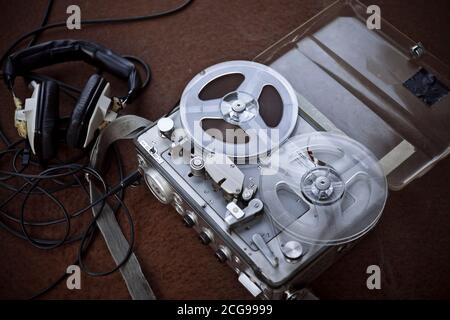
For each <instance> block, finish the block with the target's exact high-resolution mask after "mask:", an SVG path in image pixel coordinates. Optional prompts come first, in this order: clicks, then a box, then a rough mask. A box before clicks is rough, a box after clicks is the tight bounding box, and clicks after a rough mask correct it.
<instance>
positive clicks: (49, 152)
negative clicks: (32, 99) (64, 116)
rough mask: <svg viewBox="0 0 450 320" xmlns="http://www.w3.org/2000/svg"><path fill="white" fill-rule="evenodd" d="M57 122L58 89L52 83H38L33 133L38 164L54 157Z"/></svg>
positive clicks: (55, 84)
mask: <svg viewBox="0 0 450 320" xmlns="http://www.w3.org/2000/svg"><path fill="white" fill-rule="evenodd" d="M58 120H59V87H58V84H57V83H56V82H54V81H43V82H42V83H40V88H39V93H38V102H37V105H36V120H35V132H34V150H35V153H36V155H37V157H38V159H39V161H40V162H42V163H45V162H47V161H48V160H50V159H51V158H53V157H54V156H55V155H56V151H57V136H58V133H57V129H58Z"/></svg>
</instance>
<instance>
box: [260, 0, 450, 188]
mask: <svg viewBox="0 0 450 320" xmlns="http://www.w3.org/2000/svg"><path fill="white" fill-rule="evenodd" d="M368 17H369V14H367V8H366V7H365V6H364V5H363V4H361V3H360V2H358V1H353V0H351V1H337V2H336V3H334V4H333V5H331V6H330V7H328V8H327V9H325V10H324V11H322V12H321V13H319V14H318V15H317V16H315V17H314V18H312V19H311V20H309V21H308V22H306V23H305V24H303V25H302V26H300V27H299V28H297V29H295V30H294V31H292V32H291V33H290V34H288V35H287V36H286V37H284V38H283V39H281V40H280V41H278V42H277V43H275V44H274V45H273V46H271V47H270V48H268V49H267V50H265V51H264V52H263V53H261V54H260V55H259V56H258V57H257V58H256V59H255V61H257V62H260V63H264V64H266V65H269V66H270V67H272V68H274V69H275V70H277V71H278V72H280V73H281V74H282V75H283V76H284V77H286V79H287V80H288V81H289V82H290V83H291V84H292V86H293V88H294V90H295V91H296V93H297V95H298V98H299V102H300V112H301V114H302V116H303V117H304V118H306V119H308V120H309V121H310V122H311V123H312V124H313V125H314V126H316V128H317V129H318V130H327V131H340V132H343V133H345V134H346V135H348V136H350V137H352V138H353V139H355V140H357V141H359V142H361V143H362V144H364V145H365V146H366V147H367V148H369V149H370V150H371V151H372V152H373V153H374V154H375V156H376V157H377V158H378V159H379V161H380V163H381V165H382V167H383V169H384V172H385V174H386V175H387V179H388V183H389V186H390V188H391V189H394V190H396V189H401V188H402V187H404V186H405V185H406V184H408V183H409V182H411V181H412V180H413V179H414V178H416V177H418V176H420V175H422V174H424V173H425V172H426V171H427V170H429V169H430V168H431V167H432V166H433V165H434V164H435V163H436V162H437V161H438V160H440V159H442V158H443V157H445V156H446V155H447V154H448V153H449V151H450V147H449V141H450V95H449V94H448V93H449V89H448V88H449V87H450V81H449V78H450V69H449V68H448V67H447V66H445V65H444V64H443V63H441V62H440V61H439V60H438V59H437V58H435V57H434V56H433V55H431V54H430V53H429V52H427V51H426V50H425V49H424V48H423V47H422V46H421V45H420V44H418V43H416V42H414V41H413V40H411V39H409V38H408V37H407V36H405V35H403V34H402V33H401V32H399V31H398V30H397V29H395V28H394V27H393V26H392V25H390V24H389V23H388V22H386V21H384V20H383V19H381V29H379V30H377V29H373V30H370V29H369V28H368V27H367V25H366V19H367V18H368Z"/></svg>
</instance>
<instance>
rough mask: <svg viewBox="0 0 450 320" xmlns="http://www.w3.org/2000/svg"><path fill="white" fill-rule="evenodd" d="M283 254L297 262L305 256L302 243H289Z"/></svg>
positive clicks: (285, 246) (285, 245)
mask: <svg viewBox="0 0 450 320" xmlns="http://www.w3.org/2000/svg"><path fill="white" fill-rule="evenodd" d="M283 254H284V256H285V257H286V258H288V259H290V260H297V259H299V258H301V256H302V255H303V247H302V244H301V243H300V242H297V241H289V242H286V243H285V244H284V247H283Z"/></svg>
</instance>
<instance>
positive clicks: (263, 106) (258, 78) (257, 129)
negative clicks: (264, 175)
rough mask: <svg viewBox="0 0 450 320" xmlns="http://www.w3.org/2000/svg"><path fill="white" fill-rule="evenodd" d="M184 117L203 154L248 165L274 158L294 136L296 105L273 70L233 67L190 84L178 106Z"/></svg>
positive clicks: (215, 70)
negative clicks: (260, 158) (269, 156)
mask: <svg viewBox="0 0 450 320" xmlns="http://www.w3.org/2000/svg"><path fill="white" fill-rule="evenodd" d="M180 116H181V123H182V126H183V128H184V129H185V131H186V132H187V134H188V136H189V137H190V138H191V139H192V140H193V141H194V143H195V144H196V145H197V146H199V147H201V148H202V149H203V150H206V151H209V152H216V153H223V154H226V155H228V156H229V157H230V158H232V159H233V160H237V159H248V158H252V157H255V156H258V155H261V154H265V153H268V152H270V150H272V149H273V148H274V147H277V146H278V145H280V144H281V143H283V142H284V141H285V140H286V139H287V138H288V137H289V136H290V135H291V133H292V131H293V130H294V128H295V125H296V123H297V117H298V101H297V97H296V94H295V91H294V90H293V88H292V87H291V85H290V84H289V82H288V81H287V80H286V79H285V78H284V77H283V76H281V75H280V74H279V73H278V72H276V71H275V70H273V69H271V68H269V67H267V66H265V65H262V64H259V63H255V62H250V61H229V62H224V63H220V64H217V65H214V66H212V67H209V68H208V69H206V70H204V71H202V72H201V73H199V74H198V75H197V76H196V77H194V78H193V79H192V80H191V81H190V82H189V84H188V85H187V86H186V88H185V90H184V92H183V94H182V97H181V100H180ZM211 132H212V133H211ZM230 133H231V134H230Z"/></svg>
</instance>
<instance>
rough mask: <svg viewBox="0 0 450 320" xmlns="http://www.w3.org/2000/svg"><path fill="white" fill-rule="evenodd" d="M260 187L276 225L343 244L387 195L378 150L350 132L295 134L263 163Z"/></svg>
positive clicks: (377, 212) (367, 225) (305, 237)
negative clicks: (358, 140)
mask: <svg viewBox="0 0 450 320" xmlns="http://www.w3.org/2000/svg"><path fill="white" fill-rule="evenodd" d="M260 193H261V197H262V200H263V202H264V206H265V208H266V212H267V213H268V214H269V216H270V217H271V218H272V220H273V222H274V224H275V226H276V227H277V228H278V229H280V230H285V231H286V232H287V233H288V234H289V235H290V236H292V237H294V238H296V239H298V240H300V241H303V242H306V243H309V244H321V245H339V244H343V243H347V242H351V241H353V240H355V239H357V238H359V237H361V236H363V235H364V234H365V233H366V232H368V231H369V230H370V229H371V228H373V227H374V226H375V224H376V223H377V222H378V220H379V218H380V216H381V213H382V211H383V209H384V205H385V203H386V199H387V183H386V177H385V175H384V173H383V171H382V169H381V167H380V165H379V164H378V161H377V159H376V158H375V156H374V155H373V154H372V153H371V152H370V151H369V150H368V149H367V148H366V147H364V146H363V145H362V144H360V143H359V142H357V141H354V140H353V139H350V138H349V137H347V136H344V135H341V134H336V133H328V132H317V133H311V134H305V135H299V136H295V137H292V138H291V139H289V140H288V141H287V142H286V143H285V144H283V145H282V146H281V148H279V150H277V151H276V152H273V154H272V155H271V157H270V158H269V159H268V161H267V163H265V164H264V166H263V168H262V176H261V180H260Z"/></svg>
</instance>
